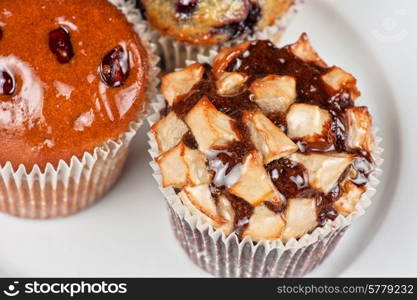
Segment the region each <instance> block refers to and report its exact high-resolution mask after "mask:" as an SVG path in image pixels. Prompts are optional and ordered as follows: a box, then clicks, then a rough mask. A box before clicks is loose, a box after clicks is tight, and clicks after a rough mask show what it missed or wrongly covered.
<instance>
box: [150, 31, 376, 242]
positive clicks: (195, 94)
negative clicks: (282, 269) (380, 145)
mask: <svg viewBox="0 0 417 300" xmlns="http://www.w3.org/2000/svg"><path fill="white" fill-rule="evenodd" d="M161 90H162V94H163V95H164V97H165V99H166V101H167V108H166V109H165V110H164V111H162V112H161V113H162V115H163V118H162V119H161V120H160V121H158V122H157V123H155V124H154V125H153V126H152V128H151V131H152V132H153V135H154V137H155V140H156V142H157V147H158V150H159V153H160V155H159V156H158V157H157V158H156V162H157V163H158V165H159V167H160V170H161V174H162V184H163V186H164V187H169V186H173V187H174V188H175V189H176V192H177V193H178V195H179V197H180V199H181V201H182V202H183V204H184V205H186V206H187V207H188V208H189V209H190V211H191V212H192V213H193V214H197V215H199V216H201V217H202V218H203V219H204V220H206V221H207V222H209V223H211V224H212V225H213V226H215V227H216V228H221V229H223V231H224V232H225V233H226V234H229V233H231V232H236V233H237V235H238V236H239V237H240V238H244V237H247V236H249V237H251V238H252V239H254V240H255V241H259V240H273V239H281V240H283V241H284V242H286V241H288V240H289V239H291V238H295V239H297V238H300V237H301V236H303V235H304V234H306V233H309V232H311V231H313V230H314V229H315V228H317V227H318V226H323V225H324V224H325V223H326V222H327V220H329V219H331V220H333V219H335V218H336V217H337V216H338V215H339V214H342V215H345V216H346V215H349V214H351V213H352V212H353V211H355V207H356V204H357V202H358V201H359V200H360V198H361V196H362V194H363V193H364V192H365V191H366V189H367V183H368V181H369V176H370V174H371V173H372V171H373V170H374V161H373V156H372V153H373V147H374V137H373V134H372V118H371V116H370V114H369V112H368V110H367V108H366V107H364V106H355V102H354V101H355V99H356V98H357V97H358V96H359V95H360V93H359V91H358V89H357V88H356V80H355V78H354V77H353V76H352V75H351V74H349V73H347V72H345V71H344V70H342V69H341V68H339V67H335V66H333V67H329V66H327V65H326V63H324V61H323V60H322V59H321V58H320V57H319V56H318V55H317V53H316V52H315V51H314V50H313V49H312V47H311V45H310V43H309V41H308V38H307V36H306V35H305V34H304V35H302V36H301V38H300V39H299V40H298V41H297V42H296V43H295V44H292V45H289V46H286V47H283V48H277V47H275V46H274V45H273V44H272V43H271V42H268V41H254V42H246V43H244V44H241V45H238V46H236V47H233V48H225V49H223V50H222V51H221V52H220V53H219V54H218V55H217V56H216V58H215V59H214V62H213V65H212V66H210V65H208V64H199V63H196V64H193V65H191V66H189V67H187V68H185V69H184V70H181V71H178V72H174V73H170V74H167V75H165V76H164V77H163V78H162V86H161Z"/></svg>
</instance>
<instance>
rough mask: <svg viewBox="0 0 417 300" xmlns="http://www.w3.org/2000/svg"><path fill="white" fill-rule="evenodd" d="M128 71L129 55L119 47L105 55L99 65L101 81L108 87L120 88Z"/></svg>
mask: <svg viewBox="0 0 417 300" xmlns="http://www.w3.org/2000/svg"><path fill="white" fill-rule="evenodd" d="M129 71H130V62H129V53H128V52H127V51H126V50H125V49H124V48H123V47H122V46H120V45H119V46H117V47H115V48H113V49H112V50H111V51H110V52H109V53H107V54H106V56H104V58H103V61H102V62H101V65H100V76H101V79H102V80H103V82H104V83H106V84H107V85H108V86H110V87H119V86H122V85H123V83H124V82H125V81H126V80H127V78H128V76H129Z"/></svg>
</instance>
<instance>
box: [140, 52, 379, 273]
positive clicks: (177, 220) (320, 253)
mask: <svg viewBox="0 0 417 300" xmlns="http://www.w3.org/2000/svg"><path fill="white" fill-rule="evenodd" d="M217 54H218V53H217V52H216V51H210V55H209V56H203V55H200V56H199V57H198V61H199V62H200V63H209V64H211V63H212V61H213V59H214V57H216V55H217ZM192 63H194V62H193V61H188V62H187V64H192ZM155 99H156V101H154V103H152V108H153V110H154V113H153V114H152V115H150V116H149V117H148V118H147V120H148V122H149V123H150V125H153V124H154V123H155V122H157V121H158V120H160V118H161V116H160V111H161V110H162V109H163V108H165V105H166V104H165V100H164V97H163V96H162V95H160V94H158V95H157V97H156V98H155ZM373 133H374V136H375V147H374V148H375V150H374V152H373V157H374V160H375V165H376V168H375V170H374V172H373V173H372V174H371V175H370V177H369V182H368V184H367V186H366V192H365V193H364V194H363V195H362V197H361V199H360V201H359V202H358V203H357V205H356V210H355V211H354V212H353V213H352V214H350V215H348V216H346V217H345V216H343V215H339V216H338V217H337V218H336V219H335V220H328V221H327V222H326V224H325V225H324V226H323V227H318V228H316V229H315V230H314V231H313V232H311V233H309V234H305V235H304V236H302V237H301V238H300V239H298V240H296V239H294V238H293V239H290V240H289V241H288V242H287V243H285V244H284V243H283V242H282V241H281V240H273V241H268V240H263V241H259V242H255V241H253V240H252V239H251V238H250V237H246V238H244V239H243V240H239V238H238V237H237V235H236V234H235V233H232V234H230V235H229V236H226V235H225V234H224V232H223V231H222V230H220V229H216V228H214V227H213V226H212V225H211V224H208V223H207V222H205V221H204V220H203V219H201V217H199V216H196V215H192V214H191V212H190V210H189V209H188V208H187V207H186V206H185V205H184V204H183V203H182V202H181V200H180V198H179V197H178V195H177V194H176V193H175V191H174V188H172V187H168V188H164V187H163V186H162V176H161V172H160V169H159V166H158V164H157V163H156V162H155V158H156V157H158V156H159V154H160V153H159V151H158V147H157V143H156V141H155V138H154V136H153V134H152V133H151V132H149V133H148V136H149V145H150V150H149V153H150V154H151V156H152V158H153V160H152V161H151V163H150V165H151V167H152V169H153V171H154V173H153V175H154V177H155V179H156V181H157V182H158V185H159V188H160V190H161V192H162V193H163V195H164V196H165V199H166V201H167V204H168V212H169V215H170V219H171V224H172V227H173V230H174V233H175V236H176V238H177V239H178V241H179V242H180V244H181V246H182V247H183V249H184V250H185V252H186V253H187V254H188V256H189V257H190V259H191V260H192V261H193V262H194V263H195V264H197V265H198V266H200V267H201V268H202V269H204V270H206V271H207V272H209V273H211V274H213V275H214V276H218V277H302V276H304V275H306V274H307V273H309V272H310V271H312V270H313V269H314V268H315V267H316V266H318V265H319V264H320V263H321V262H322V261H323V259H325V258H326V257H327V256H328V255H329V254H330V253H331V252H332V251H333V249H334V248H335V247H336V245H337V243H338V241H339V240H340V238H341V237H342V235H343V233H344V232H345V231H346V229H347V228H348V227H349V225H350V224H352V222H353V221H354V220H355V219H357V218H358V217H360V216H362V215H364V214H365V210H366V208H368V207H369V205H370V204H371V197H372V196H373V195H374V194H375V192H376V189H375V188H376V186H377V185H378V184H379V180H378V178H377V177H378V176H380V175H381V174H382V170H381V169H380V166H381V165H382V163H383V159H382V152H383V149H382V148H381V146H380V144H381V141H382V139H381V138H380V137H378V136H377V133H378V129H377V128H374V130H373Z"/></svg>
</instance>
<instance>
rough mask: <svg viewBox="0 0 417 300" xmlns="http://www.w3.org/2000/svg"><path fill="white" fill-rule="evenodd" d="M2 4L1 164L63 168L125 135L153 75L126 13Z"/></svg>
mask: <svg viewBox="0 0 417 300" xmlns="http://www.w3.org/2000/svg"><path fill="white" fill-rule="evenodd" d="M0 4H1V5H0V7H1V10H0V106H1V109H0V139H1V141H2V143H3V147H2V148H1V149H0V164H1V165H4V164H5V163H6V162H8V161H10V162H11V163H12V165H13V166H14V167H15V168H16V167H17V166H18V165H19V164H24V165H25V166H26V168H27V169H31V168H32V167H33V165H35V164H37V165H39V166H40V167H41V168H43V167H45V165H46V163H48V162H50V163H52V164H53V165H54V166H56V165H57V164H58V162H59V160H60V159H63V160H65V161H67V162H68V161H69V160H70V158H71V157H72V156H73V155H75V156H78V157H79V158H80V157H81V156H82V155H83V153H85V152H86V151H92V150H93V149H94V148H95V147H96V146H98V145H99V144H101V143H103V142H105V141H106V140H108V139H116V138H118V137H120V136H121V135H122V134H123V133H124V132H125V131H126V130H127V129H128V128H129V123H130V122H131V121H134V120H135V119H136V118H137V115H138V112H139V111H141V110H143V109H144V106H145V100H146V97H145V92H146V89H147V71H148V63H147V54H146V50H145V48H144V47H143V46H142V44H141V41H140V39H139V38H138V36H137V34H136V32H135V31H134V29H133V28H132V26H131V24H129V23H128V21H127V20H126V18H125V16H124V15H123V14H122V13H121V12H120V11H118V9H117V8H116V7H115V6H113V5H111V4H110V3H109V2H108V1H106V0H87V1H86V0H61V1H56V0H19V1H13V0H0Z"/></svg>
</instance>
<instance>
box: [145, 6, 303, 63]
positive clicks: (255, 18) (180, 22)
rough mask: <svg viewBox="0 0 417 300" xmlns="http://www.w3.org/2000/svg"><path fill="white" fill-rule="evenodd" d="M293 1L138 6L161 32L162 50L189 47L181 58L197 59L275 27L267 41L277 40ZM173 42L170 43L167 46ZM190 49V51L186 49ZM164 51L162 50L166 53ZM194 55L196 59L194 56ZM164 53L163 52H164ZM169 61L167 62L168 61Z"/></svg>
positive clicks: (159, 33) (170, 58)
mask: <svg viewBox="0 0 417 300" xmlns="http://www.w3.org/2000/svg"><path fill="white" fill-rule="evenodd" d="M294 2H295V1H294V0H264V1H259V0H226V1H216V0H171V1H170V0H168V1H167V0H139V1H138V6H139V7H140V8H141V10H142V12H143V16H144V17H145V18H146V19H147V20H148V22H149V23H150V25H151V27H153V28H154V29H155V30H156V31H157V32H158V37H165V38H162V39H158V40H159V42H161V46H162V47H166V48H167V50H170V51H172V50H173V47H174V46H173V44H175V45H176V47H180V45H181V46H183V47H185V45H188V47H185V49H181V51H182V52H186V51H188V52H189V54H188V56H185V54H183V53H181V52H180V53H178V54H177V55H181V58H177V59H178V61H177V62H175V63H174V66H173V67H171V69H173V68H174V67H178V63H180V64H181V63H182V62H183V61H185V59H194V58H195V53H196V52H198V51H200V52H201V51H205V52H207V48H209V46H211V47H214V46H217V45H224V43H227V42H233V41H237V40H239V41H241V40H244V39H249V38H250V37H252V36H254V34H255V33H260V32H263V31H264V30H266V29H267V28H270V27H271V26H276V29H275V30H272V31H271V32H268V36H267V37H268V38H270V39H272V38H275V37H276V36H277V35H278V33H280V32H281V31H282V29H283V27H284V25H285V20H284V18H283V17H284V16H285V15H286V14H287V13H288V12H289V11H290V8H292V7H293V6H294ZM168 42H170V43H169V44H167V43H168ZM187 48H188V50H187ZM163 50H164V49H161V51H163ZM190 53H191V54H194V56H191V55H190ZM163 54H164V53H163ZM164 59H165V61H164V62H165V63H166V64H169V63H173V62H172V60H175V59H176V57H168V54H167V55H165V54H164ZM166 60H168V61H166Z"/></svg>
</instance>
